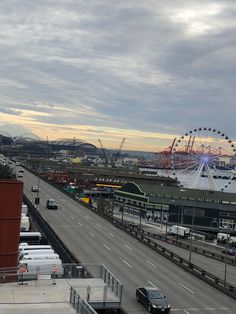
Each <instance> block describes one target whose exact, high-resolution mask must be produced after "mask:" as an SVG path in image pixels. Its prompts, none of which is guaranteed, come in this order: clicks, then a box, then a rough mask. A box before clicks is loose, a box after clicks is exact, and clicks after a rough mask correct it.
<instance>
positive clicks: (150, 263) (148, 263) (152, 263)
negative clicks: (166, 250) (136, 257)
mask: <svg viewBox="0 0 236 314" xmlns="http://www.w3.org/2000/svg"><path fill="white" fill-rule="evenodd" d="M147 263H148V264H150V265H152V267H154V268H156V269H157V267H156V265H154V264H153V263H152V262H150V261H149V260H147Z"/></svg>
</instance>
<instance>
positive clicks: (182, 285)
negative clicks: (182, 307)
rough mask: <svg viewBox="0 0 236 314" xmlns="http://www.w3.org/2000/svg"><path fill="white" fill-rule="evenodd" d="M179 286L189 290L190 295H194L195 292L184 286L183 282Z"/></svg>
mask: <svg viewBox="0 0 236 314" xmlns="http://www.w3.org/2000/svg"><path fill="white" fill-rule="evenodd" d="M178 284H179V285H180V286H181V287H183V288H184V289H186V290H188V291H189V292H190V293H192V294H194V292H193V290H191V289H189V288H188V287H186V286H185V285H184V284H182V283H181V282H178Z"/></svg>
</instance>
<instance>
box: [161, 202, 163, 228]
mask: <svg viewBox="0 0 236 314" xmlns="http://www.w3.org/2000/svg"><path fill="white" fill-rule="evenodd" d="M162 226H163V204H161V229H162Z"/></svg>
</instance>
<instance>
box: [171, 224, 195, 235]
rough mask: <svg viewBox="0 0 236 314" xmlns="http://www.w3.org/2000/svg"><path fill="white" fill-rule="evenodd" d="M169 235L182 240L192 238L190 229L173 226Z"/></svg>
mask: <svg viewBox="0 0 236 314" xmlns="http://www.w3.org/2000/svg"><path fill="white" fill-rule="evenodd" d="M169 234H170V235H176V236H178V237H180V238H187V237H189V236H190V229H189V228H186V227H183V226H179V225H173V226H171V227H170V229H169Z"/></svg>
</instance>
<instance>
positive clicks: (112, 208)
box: [111, 194, 115, 221]
mask: <svg viewBox="0 0 236 314" xmlns="http://www.w3.org/2000/svg"><path fill="white" fill-rule="evenodd" d="M111 206H112V207H111V219H112V221H113V217H114V206H115V204H114V194H113V198H112V205H111Z"/></svg>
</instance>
